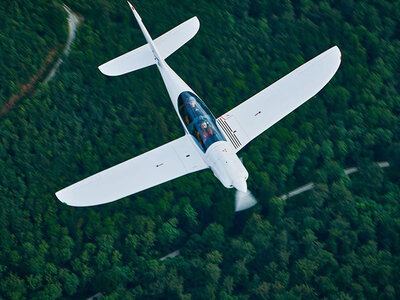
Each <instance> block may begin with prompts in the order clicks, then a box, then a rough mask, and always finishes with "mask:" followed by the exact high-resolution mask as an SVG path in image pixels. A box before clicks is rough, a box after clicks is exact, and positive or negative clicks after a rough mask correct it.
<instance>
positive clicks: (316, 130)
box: [0, 0, 400, 299]
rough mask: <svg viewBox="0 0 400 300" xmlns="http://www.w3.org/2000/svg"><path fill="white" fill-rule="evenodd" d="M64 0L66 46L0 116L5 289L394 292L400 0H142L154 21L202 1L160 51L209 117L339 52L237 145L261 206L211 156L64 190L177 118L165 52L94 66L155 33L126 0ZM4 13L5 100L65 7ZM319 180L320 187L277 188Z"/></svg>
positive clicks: (25, 77)
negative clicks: (114, 197) (119, 191)
mask: <svg viewBox="0 0 400 300" xmlns="http://www.w3.org/2000/svg"><path fill="white" fill-rule="evenodd" d="M3 2H4V1H3ZM65 4H67V5H68V6H69V7H70V8H71V9H72V10H73V11H75V12H76V13H78V14H79V15H80V16H82V17H83V19H84V21H83V22H82V23H81V24H80V26H79V28H78V31H77V37H76V40H75V42H74V44H73V45H72V49H71V52H70V54H69V56H68V57H64V63H63V64H62V65H61V67H60V68H59V69H58V70H57V74H56V76H55V78H54V79H53V80H52V81H50V82H49V83H48V84H44V83H42V84H39V85H38V86H37V89H36V92H35V93H34V94H33V95H28V96H26V97H25V98H22V99H20V100H19V102H18V103H17V105H16V106H15V107H14V109H12V110H11V111H10V112H9V113H8V114H6V115H4V116H2V117H1V118H0V236H1V239H0V279H1V280H0V297H3V298H5V299H24V298H25V299H56V298H63V299H69V298H70V299H79V298H84V297H86V296H91V295H93V294H96V293H97V292H101V293H102V294H103V295H106V296H107V297H108V298H107V299H166V298H169V299H298V298H304V299H314V298H325V299H338V298H340V299H351V298H354V299H377V298H379V299H396V298H399V295H400V284H399V283H400V275H399V274H400V215H399V211H400V176H399V170H400V94H399V91H400V86H399V80H398V74H399V73H400V51H399V49H400V41H399V40H400V23H399V20H400V2H399V1H388V0H383V1H369V0H365V1H348V0H346V1H344V0H343V1H337V0H336V1H333V0H332V1H331V0H326V1H317V2H313V1H306V0H301V1H298V0H293V1H289V0H287V1H261V0H244V1H243V0H242V1H236V0H231V1H207V0H201V1H195V2H193V1H186V0H184V1H179V2H176V1H172V0H166V1H162V2H160V1H136V2H135V3H134V5H135V7H136V8H137V9H138V11H139V13H140V14H141V17H142V19H143V21H144V23H145V24H146V26H147V28H148V30H149V32H150V33H151V35H152V36H153V37H157V36H158V35H160V34H162V33H163V32H165V31H167V30H169V29H171V28H172V27H174V26H176V25H178V24H179V23H181V22H183V21H185V20H186V19H188V18H190V17H192V16H194V15H197V16H198V17H199V19H200V22H201V28H200V31H199V33H198V34H197V35H196V37H195V38H194V39H193V40H191V41H190V42H189V43H188V44H187V45H185V46H184V47H183V48H181V49H180V50H179V51H177V52H176V54H174V55H173V56H171V57H170V58H168V60H167V62H168V63H169V64H170V65H171V67H172V68H173V69H174V70H175V71H176V72H177V73H178V74H179V75H180V76H181V77H182V78H183V79H184V80H185V81H186V82H187V83H188V84H189V85H190V86H191V87H192V88H193V89H194V90H195V91H196V92H197V93H198V94H199V95H200V96H201V97H202V98H203V100H204V101H205V102H206V103H207V105H208V106H209V108H210V109H211V110H212V111H213V113H214V115H216V116H219V115H221V114H223V113H224V112H226V111H227V110H229V109H230V108H232V107H234V106H235V105H238V104H239V103H241V102H242V101H243V100H245V99H247V98H248V97H250V96H252V95H253V94H255V93H257V92H258V91H259V90H261V89H262V88H264V87H265V86H267V85H269V84H271V83H272V82H274V81H275V80H277V79H279V78H280V77H282V76H283V75H285V74H286V73H287V72H289V71H291V70H292V69H294V68H296V67H298V66H299V65H300V64H302V63H304V62H305V61H307V60H309V59H311V58H312V57H314V56H315V55H317V54H319V53H320V52H322V51H324V50H326V49H328V48H329V47H331V46H333V45H338V46H339V48H340V49H341V51H342V64H341V67H340V69H339V71H338V72H337V74H336V75H335V77H334V78H333V80H332V81H331V82H330V83H329V84H328V85H327V86H326V87H325V88H324V89H323V90H322V91H321V92H320V93H319V94H317V96H316V97H314V98H313V99H311V100H310V101H309V102H307V103H306V104H304V105H303V106H302V107H301V108H299V109H297V110H296V111H295V112H294V113H292V114H290V115H289V116H287V117H286V118H284V119H283V120H282V121H280V122H279V123H278V124H276V125H275V126H274V127H272V128H271V129H270V130H268V132H266V133H264V134H262V135H261V136H260V137H258V138H257V139H256V140H254V141H253V142H252V143H251V144H250V145H249V146H247V147H246V148H245V149H244V150H243V151H242V152H240V156H241V157H243V161H244V165H245V166H246V168H247V169H248V171H249V174H250V178H249V188H250V189H251V190H252V192H253V193H254V195H255V196H256V198H257V199H258V201H259V205H257V206H256V207H254V208H252V209H250V210H248V211H244V212H242V213H239V214H235V213H234V211H233V207H234V205H233V196H234V191H232V190H226V189H224V188H223V186H222V185H221V184H220V183H219V182H218V181H217V179H216V178H214V176H213V175H212V174H211V172H209V171H203V172H200V173H198V174H191V175H188V176H185V177H183V178H179V179H177V180H174V181H172V182H169V183H165V184H163V185H161V186H158V187H155V188H152V189H150V190H147V191H144V192H141V193H139V194H137V195H134V196H131V197H128V198H126V199H123V200H120V201H117V202H115V203H111V204H108V205H103V206H99V207H91V208H73V207H68V206H66V205H64V204H62V203H60V202H59V201H58V200H57V199H56V198H55V196H54V192H56V191H57V190H59V189H61V188H63V187H65V186H67V185H69V184H71V183H73V182H75V181H78V180H80V179H82V178H84V177H85V176H88V175H91V174H93V173H95V172H98V171H100V170H102V169H104V168H107V167H110V166H112V165H114V164H116V163H119V162H122V161H124V160H126V159H128V158H130V157H133V156H135V155H138V154H141V153H143V152H144V151H147V150H150V149H152V148H154V147H156V146H159V145H161V144H163V143H165V142H167V141H170V140H172V139H174V138H177V137H179V136H180V135H182V132H183V131H182V128H181V127H180V123H179V122H178V118H177V117H176V115H175V114H174V111H173V109H172V106H171V103H170V100H169V98H168V96H167V92H166V90H165V88H164V86H163V83H162V80H161V77H160V75H159V74H158V71H157V70H156V68H154V67H151V68H147V69H144V70H140V71H138V72H135V73H132V74H128V75H125V76H121V77H112V78H110V77H105V76H103V75H102V74H101V73H100V72H98V69H97V66H98V65H100V64H102V63H104V62H105V61H107V60H109V59H111V58H114V57H116V56H118V55H120V54H122V53H124V52H127V51H129V50H131V49H133V48H136V47H138V46H140V45H141V44H143V43H144V38H143V37H142V34H141V32H140V30H139V28H138V26H137V25H136V24H135V21H134V19H133V17H132V15H131V12H130V10H129V8H128V6H127V5H126V3H125V2H124V1H111V0H87V1H76V0H68V1H65ZM0 15H1V17H2V28H3V30H1V33H0V45H1V47H0V49H1V50H0V56H1V62H3V64H2V71H1V72H0V83H1V84H0V96H1V98H0V104H4V103H5V102H6V101H7V100H8V99H9V98H10V97H11V96H12V95H13V94H15V93H17V92H18V90H19V88H20V85H21V84H24V83H26V82H27V81H29V79H30V78H32V76H34V75H35V74H36V73H37V72H38V70H40V68H41V67H42V65H43V62H44V60H45V59H46V57H47V56H48V53H49V52H50V51H51V50H52V49H55V48H57V47H60V45H62V44H64V43H65V41H66V38H67V21H66V13H65V12H64V10H63V8H62V3H61V2H60V1H59V0H56V1H31V0H24V1H20V0H18V1H12V2H4V3H1V4H0ZM194 69H195V70H196V71H195V72H193V70H194ZM382 160H388V161H389V162H390V164H391V167H390V168H386V169H381V168H379V167H377V165H376V164H374V163H373V162H374V161H382ZM353 166H359V167H360V168H359V169H360V170H359V172H358V173H356V174H353V175H346V174H345V173H344V169H345V168H347V167H353ZM310 181H313V182H314V183H315V188H314V189H313V190H312V191H309V192H306V193H303V194H301V195H299V196H296V197H293V198H288V199H286V200H284V199H282V198H280V197H279V196H280V195H282V194H285V193H287V192H288V191H290V190H292V189H294V188H296V187H298V186H300V185H303V184H305V183H307V182H310ZM175 249H180V255H178V256H177V257H175V258H170V259H166V260H162V261H160V260H159V258H161V257H163V256H164V255H166V254H167V253H169V252H171V251H173V250H175Z"/></svg>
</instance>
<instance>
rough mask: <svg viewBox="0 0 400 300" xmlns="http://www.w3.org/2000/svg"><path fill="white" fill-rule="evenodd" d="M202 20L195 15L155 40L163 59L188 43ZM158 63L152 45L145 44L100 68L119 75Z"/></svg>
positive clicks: (110, 74)
mask: <svg viewBox="0 0 400 300" xmlns="http://www.w3.org/2000/svg"><path fill="white" fill-rule="evenodd" d="M199 28H200V22H199V19H198V18H197V17H193V18H191V19H189V20H187V21H186V22H183V23H182V24H180V25H178V26H176V27H175V28H173V29H171V30H170V31H168V32H166V33H164V34H163V35H161V36H159V37H158V38H157V39H155V40H154V46H155V48H156V49H157V51H158V52H159V54H160V56H161V59H165V58H167V57H168V56H170V55H171V54H172V53H174V52H175V51H176V50H178V49H179V48H180V47H182V46H183V45H184V44H185V43H187V42H188V41H189V40H190V39H191V38H193V37H194V36H195V35H196V33H197V32H198V31H199ZM156 63H157V60H156V58H155V56H154V54H153V52H152V51H151V48H150V45H149V44H145V45H143V46H141V47H139V48H137V49H135V50H132V51H130V52H128V53H125V54H123V55H121V56H119V57H117V58H114V59H113V60H110V61H109V62H106V63H104V64H102V65H101V66H99V70H100V71H101V72H102V73H103V74H104V75H108V76H119V75H123V74H126V73H129V72H132V71H136V70H139V69H142V68H145V67H148V66H151V65H154V64H156Z"/></svg>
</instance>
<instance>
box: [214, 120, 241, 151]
mask: <svg viewBox="0 0 400 300" xmlns="http://www.w3.org/2000/svg"><path fill="white" fill-rule="evenodd" d="M217 123H218V125H219V126H220V127H221V129H222V130H223V132H224V133H225V135H226V136H227V137H228V138H229V140H230V142H231V144H232V145H233V146H234V147H235V149H237V148H239V147H240V146H241V145H242V143H241V142H240V141H239V139H238V138H237V136H236V135H235V132H236V130H235V131H233V130H232V128H231V127H230V126H229V124H228V123H227V122H226V121H225V120H223V119H222V118H219V119H217Z"/></svg>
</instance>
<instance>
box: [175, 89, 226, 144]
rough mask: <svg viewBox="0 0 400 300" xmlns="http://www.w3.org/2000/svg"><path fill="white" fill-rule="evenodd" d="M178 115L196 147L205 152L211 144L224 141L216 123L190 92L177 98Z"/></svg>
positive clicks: (202, 103) (204, 106)
mask: <svg viewBox="0 0 400 300" xmlns="http://www.w3.org/2000/svg"><path fill="white" fill-rule="evenodd" d="M178 107H179V114H180V115H181V118H182V120H183V122H184V123H185V125H186V128H187V130H188V131H189V133H190V134H191V135H192V136H193V138H194V140H195V141H196V143H197V144H198V146H199V147H200V148H201V149H202V150H203V152H206V151H207V149H208V147H210V145H211V144H213V143H215V142H217V141H225V138H224V136H223V135H222V133H221V131H220V130H219V129H218V127H217V124H216V121H215V118H214V116H213V115H212V113H211V112H210V110H209V109H208V107H207V106H206V105H205V104H204V102H203V101H202V100H201V99H200V98H199V97H197V96H196V95H195V94H193V93H191V92H183V93H181V94H180V95H179V97H178Z"/></svg>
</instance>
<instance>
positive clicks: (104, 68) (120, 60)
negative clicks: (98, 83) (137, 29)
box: [99, 44, 156, 76]
mask: <svg viewBox="0 0 400 300" xmlns="http://www.w3.org/2000/svg"><path fill="white" fill-rule="evenodd" d="M155 63H156V60H155V58H154V55H153V53H152V52H151V50H150V46H149V44H146V45H143V46H141V47H139V48H136V49H135V50H132V51H130V52H128V53H125V54H123V55H121V56H118V57H117V58H114V59H113V60H110V61H109V62H106V63H105V64H102V65H101V66H99V70H100V71H101V73H103V74H104V75H108V76H119V75H123V74H126V73H129V72H132V71H136V70H139V69H143V68H145V67H148V66H151V65H154V64H155Z"/></svg>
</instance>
